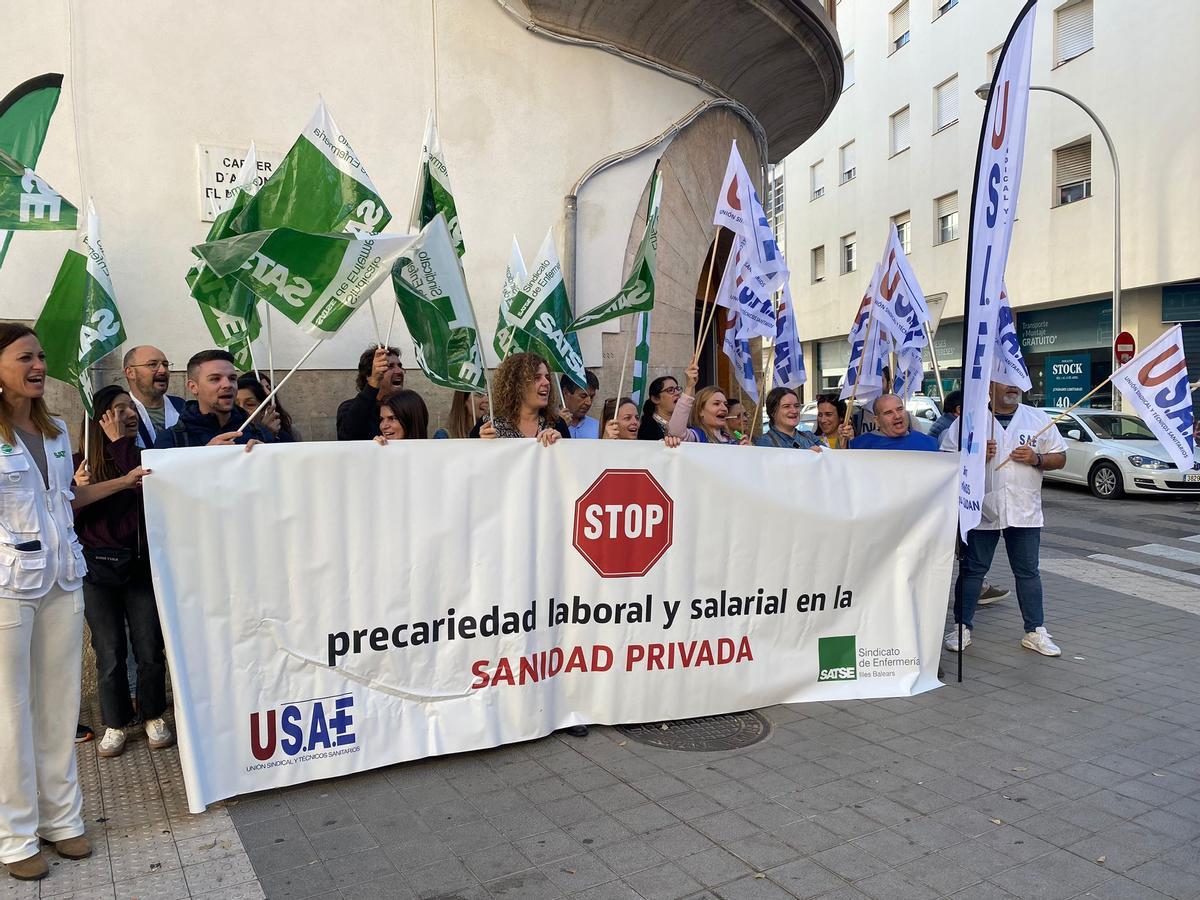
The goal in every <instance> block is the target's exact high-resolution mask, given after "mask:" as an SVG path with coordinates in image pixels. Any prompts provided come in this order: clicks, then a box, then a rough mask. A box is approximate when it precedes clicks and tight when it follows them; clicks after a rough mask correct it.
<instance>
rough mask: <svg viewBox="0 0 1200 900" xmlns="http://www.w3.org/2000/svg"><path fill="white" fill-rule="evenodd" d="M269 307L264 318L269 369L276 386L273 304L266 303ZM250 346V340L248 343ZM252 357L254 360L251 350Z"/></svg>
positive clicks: (272, 383) (273, 383)
mask: <svg viewBox="0 0 1200 900" xmlns="http://www.w3.org/2000/svg"><path fill="white" fill-rule="evenodd" d="M265 306H266V307H267V315H266V317H265V318H264V320H263V324H264V325H265V326H266V330H267V371H268V372H269V373H270V375H271V387H274V386H275V342H274V341H273V340H272V339H271V304H270V303H267V304H265ZM246 345H247V346H249V342H247V344H246ZM250 359H251V361H252V362H253V360H254V351H253V350H251V351H250Z"/></svg>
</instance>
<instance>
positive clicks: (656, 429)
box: [638, 413, 667, 441]
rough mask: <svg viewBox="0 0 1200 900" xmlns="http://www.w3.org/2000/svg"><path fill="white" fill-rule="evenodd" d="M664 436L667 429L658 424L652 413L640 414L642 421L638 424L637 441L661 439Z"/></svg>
mask: <svg viewBox="0 0 1200 900" xmlns="http://www.w3.org/2000/svg"><path fill="white" fill-rule="evenodd" d="M666 436H667V429H665V428H663V427H662V426H661V425H659V424H658V420H657V419H656V418H654V413H651V414H650V415H648V416H642V423H641V424H640V425H638V440H639V441H661V440H662V439H663V438H665V437H666Z"/></svg>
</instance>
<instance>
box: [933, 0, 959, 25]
mask: <svg viewBox="0 0 1200 900" xmlns="http://www.w3.org/2000/svg"><path fill="white" fill-rule="evenodd" d="M956 6H958V0H933V21H935V22H936V21H937V20H938V19H940V18H941V17H942V16H944V15H945V14H946V13H948V12H950V10H952V9H954V7H956Z"/></svg>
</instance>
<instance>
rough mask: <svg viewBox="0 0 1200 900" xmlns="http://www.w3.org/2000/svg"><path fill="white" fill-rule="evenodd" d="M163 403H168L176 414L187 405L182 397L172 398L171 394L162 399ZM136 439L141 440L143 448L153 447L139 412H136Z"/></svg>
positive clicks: (147, 428) (148, 429)
mask: <svg viewBox="0 0 1200 900" xmlns="http://www.w3.org/2000/svg"><path fill="white" fill-rule="evenodd" d="M163 402H164V403H170V404H171V405H172V406H173V407H175V411H176V412H178V413H182V412H183V408H184V406H186V405H187V404H186V403H185V402H184V399H183V398H182V397H174V396H172V395H171V394H167V395H166V396H165V397H163ZM155 431H156V432H157V431H158V429H157V428H156V429H155ZM138 437H139V438H141V440H142V446H143V447H153V446H154V441H152V440H150V428H149V426H148V425H147V424H146V420H145V419H143V418H142V413H141V411H140V410H139V411H138ZM156 439H157V438H156Z"/></svg>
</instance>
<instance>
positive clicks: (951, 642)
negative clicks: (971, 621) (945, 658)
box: [945, 625, 971, 653]
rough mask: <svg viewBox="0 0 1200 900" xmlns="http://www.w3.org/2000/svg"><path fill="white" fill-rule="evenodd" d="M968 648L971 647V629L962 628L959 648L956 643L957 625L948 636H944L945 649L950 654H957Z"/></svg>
mask: <svg viewBox="0 0 1200 900" xmlns="http://www.w3.org/2000/svg"><path fill="white" fill-rule="evenodd" d="M970 646H971V629H970V628H964V629H963V630H962V645H961V646H959V643H958V626H957V625H956V626H954V630H953V631H951V632H950V633H949V634H947V635H946V643H945V647H946V649H947V650H949V651H950V652H951V653H958V652H959V651H960V650H964V649H966V648H967V647H970Z"/></svg>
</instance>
